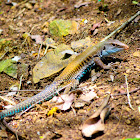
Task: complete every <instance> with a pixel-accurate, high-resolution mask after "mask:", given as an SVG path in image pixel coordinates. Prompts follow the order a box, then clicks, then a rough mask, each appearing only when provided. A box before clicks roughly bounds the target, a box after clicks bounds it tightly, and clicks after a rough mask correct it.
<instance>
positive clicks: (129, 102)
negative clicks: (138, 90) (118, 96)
mask: <svg viewBox="0 0 140 140" xmlns="http://www.w3.org/2000/svg"><path fill="white" fill-rule="evenodd" d="M125 83H126V86H127V98H128V104H129V106H130V108H131V109H132V110H134V108H133V107H132V105H131V100H130V94H129V90H128V82H127V75H126V74H125Z"/></svg>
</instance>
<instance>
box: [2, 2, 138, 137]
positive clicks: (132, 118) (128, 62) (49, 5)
mask: <svg viewBox="0 0 140 140" xmlns="http://www.w3.org/2000/svg"><path fill="white" fill-rule="evenodd" d="M14 2H16V3H17V4H18V5H17V6H15V7H14V6H13V5H11V4H7V3H6V0H4V1H3V0H0V13H1V14H0V29H2V30H3V31H2V33H1V34H0V38H1V39H2V38H3V39H4V38H8V39H9V40H11V41H12V43H11V44H10V45H13V46H18V47H15V48H13V49H12V50H10V51H9V52H8V53H6V54H5V56H4V57H3V58H2V60H4V59H9V58H12V57H14V56H22V60H20V63H25V64H28V68H29V69H28V70H27V71H28V72H27V73H24V74H25V75H23V82H22V87H21V89H22V90H25V89H26V90H30V89H36V90H37V89H44V88H45V86H46V85H47V84H50V82H51V81H53V80H54V77H56V76H57V75H59V74H60V73H57V74H55V75H53V76H51V77H49V78H44V79H42V80H40V81H39V82H38V83H37V84H34V83H33V82H31V84H28V82H27V81H32V75H33V74H32V70H33V68H34V66H35V65H36V64H37V62H38V61H39V59H37V55H31V52H33V51H34V52H35V53H38V50H39V47H40V45H38V44H37V45H34V44H35V42H34V41H33V40H30V43H29V42H26V43H24V44H23V42H24V39H23V38H22V35H23V33H25V32H27V33H29V32H30V31H31V34H32V35H40V36H44V37H46V36H47V37H51V35H50V34H49V32H48V31H46V33H45V32H44V31H43V30H42V25H43V24H44V23H45V22H46V21H48V22H50V21H52V20H53V19H69V20H75V21H77V22H79V23H81V24H80V27H79V29H78V32H77V33H76V34H74V35H68V36H66V37H64V38H63V40H59V39H58V38H53V39H54V40H55V41H56V42H57V43H58V44H59V43H65V44H70V43H71V41H76V40H80V39H84V38H86V37H88V36H90V37H91V38H92V41H93V42H94V43H96V42H99V41H101V40H102V39H103V38H104V37H106V36H107V35H108V34H109V33H111V32H112V31H114V30H115V29H116V28H117V27H119V26H121V24H122V23H124V22H126V21H127V20H128V19H129V18H130V17H131V16H133V15H134V14H136V12H137V11H138V9H139V6H138V5H137V4H133V3H132V1H131V0H105V1H104V2H105V3H104V4H106V5H107V8H106V9H104V8H101V6H102V5H103V3H101V2H98V3H97V0H94V1H92V0H89V1H85V2H87V4H82V3H83V2H84V1H83V2H82V1H79V3H80V4H81V6H80V7H75V5H77V3H78V0H70V1H68V0H36V1H32V2H34V3H33V4H31V3H30V2H29V3H28V1H27V0H26V1H22V0H14ZM99 7H100V10H99ZM106 19H107V20H108V21H114V22H112V24H110V25H108V24H107V20H106ZM85 20H87V22H83V21H85ZM99 22H101V25H100V27H99V28H98V30H97V34H95V35H93V34H91V30H90V29H91V27H92V25H93V24H95V23H99ZM139 27H140V26H139V23H138V21H136V20H133V21H132V22H131V23H130V24H129V25H127V27H126V28H124V29H123V30H122V31H121V32H120V33H119V34H118V35H117V36H116V39H118V40H119V41H121V42H123V43H125V44H127V45H128V46H129V49H128V50H126V51H123V52H118V53H116V54H113V55H111V56H110V57H112V60H113V62H114V63H115V66H113V69H110V70H103V69H98V68H97V69H96V71H97V72H98V73H100V76H99V77H98V78H97V79H96V80H95V81H94V82H92V81H91V77H90V76H89V78H87V79H86V80H85V81H83V82H82V83H81V84H83V83H84V84H85V85H88V86H89V85H90V86H93V88H94V87H95V92H96V94H97V95H98V97H99V98H95V99H94V100H92V102H90V104H88V105H85V106H84V107H82V108H75V109H74V110H75V112H76V114H75V113H74V111H73V109H69V110H68V111H59V112H57V113H55V114H54V115H52V116H47V113H48V111H49V110H50V107H49V104H50V103H49V102H45V103H42V104H39V105H36V106H35V107H34V108H32V109H30V110H29V111H28V112H26V113H25V114H23V115H22V116H20V117H17V116H18V115H16V117H15V116H14V117H13V118H12V119H11V120H10V121H9V123H8V124H9V125H10V126H12V127H13V128H15V129H16V130H17V131H19V132H22V133H24V135H25V136H26V138H25V139H32V140H38V139H48V140H49V139H60V140H84V139H85V138H84V137H83V136H82V134H81V130H80V129H79V128H80V126H81V124H82V122H83V121H84V120H86V119H87V118H88V117H89V116H90V115H92V114H93V112H94V111H95V110H97V108H98V107H99V106H100V104H101V102H102V100H103V98H104V97H105V95H106V94H107V93H111V95H112V96H111V99H110V106H111V108H112V109H111V113H110V115H109V117H108V118H107V119H106V121H105V130H104V134H102V135H100V136H97V137H92V138H91V139H96V140H119V139H126V138H135V137H137V136H138V135H139V137H140V112H139V111H138V106H140V90H138V91H136V92H133V93H131V94H130V99H131V104H132V107H133V108H134V110H133V109H131V108H130V106H129V104H128V98H127V96H126V95H116V96H113V95H115V94H122V93H126V92H127V90H126V79H125V75H126V74H127V81H128V89H129V91H130V92H131V91H133V90H135V89H137V88H138V87H139V86H140V55H136V54H140V52H139V51H140V48H139V45H140V44H139V34H140V32H139ZM19 46H20V47H19ZM42 49H44V48H42ZM40 59H41V57H40ZM106 61H107V60H106ZM112 75H113V77H114V80H111V77H112ZM20 76H21V73H20V72H18V77H17V78H12V77H10V76H8V75H7V74H5V73H4V72H2V73H0V91H4V90H8V89H9V87H10V86H12V85H14V84H15V83H17V82H19V81H20ZM37 93H38V92H37V91H36V92H35V91H34V92H31V91H27V92H20V93H18V96H17V97H16V96H15V97H14V99H13V100H14V101H15V102H16V103H18V102H21V101H22V100H21V99H24V98H23V97H26V98H27V97H31V96H33V95H35V94H37ZM6 94H7V93H1V96H5V95H6ZM19 96H20V97H19ZM21 97H22V98H21ZM16 99H18V100H16ZM50 106H51V107H53V105H52V104H51V105H50ZM6 133H7V136H6V137H5V138H2V139H9V140H13V139H16V136H15V135H13V134H12V133H10V132H8V131H7V132H6Z"/></svg>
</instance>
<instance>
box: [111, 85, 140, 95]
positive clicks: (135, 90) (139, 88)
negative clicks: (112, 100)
mask: <svg viewBox="0 0 140 140" xmlns="http://www.w3.org/2000/svg"><path fill="white" fill-rule="evenodd" d="M138 90H140V87H138V88H136V89H134V90H132V91H130V92H129V94H131V93H134V92H137V91H138ZM119 95H127V93H126V92H125V93H120V94H114V95H111V96H119Z"/></svg>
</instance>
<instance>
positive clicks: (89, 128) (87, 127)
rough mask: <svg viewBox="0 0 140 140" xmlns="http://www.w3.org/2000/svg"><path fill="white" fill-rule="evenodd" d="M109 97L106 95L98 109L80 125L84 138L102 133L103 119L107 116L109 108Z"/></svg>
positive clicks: (103, 127)
mask: <svg viewBox="0 0 140 140" xmlns="http://www.w3.org/2000/svg"><path fill="white" fill-rule="evenodd" d="M109 98H110V95H108V96H107V97H106V98H105V99H104V101H103V103H102V105H101V106H100V108H99V109H98V110H97V111H96V112H95V113H94V114H93V115H92V116H91V117H89V118H88V119H87V120H86V121H85V122H84V123H83V125H82V127H81V129H82V134H83V135H84V136H85V137H91V136H92V135H93V134H95V133H97V132H100V131H104V129H105V126H104V119H105V117H106V115H108V113H109V110H110V107H109V106H108V105H107V104H108V101H109Z"/></svg>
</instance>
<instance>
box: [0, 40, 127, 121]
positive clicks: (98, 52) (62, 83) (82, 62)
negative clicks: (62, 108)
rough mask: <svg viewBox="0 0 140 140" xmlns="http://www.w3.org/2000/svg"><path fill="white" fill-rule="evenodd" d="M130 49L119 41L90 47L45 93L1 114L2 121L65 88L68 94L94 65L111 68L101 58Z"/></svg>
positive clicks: (47, 87) (70, 64) (110, 41)
mask: <svg viewBox="0 0 140 140" xmlns="http://www.w3.org/2000/svg"><path fill="white" fill-rule="evenodd" d="M128 48H129V47H128V46H127V45H126V44H123V43H121V42H119V41H118V40H107V41H102V42H100V43H98V44H96V45H92V46H90V47H88V48H87V49H86V50H85V51H83V52H82V53H81V54H79V55H78V56H76V58H75V59H74V60H73V61H71V62H70V63H69V64H68V65H67V67H66V68H65V69H64V70H63V71H62V73H61V74H60V75H59V76H58V77H56V78H55V79H54V81H53V82H52V84H50V85H49V86H46V87H45V89H44V90H43V91H41V92H40V93H38V94H36V95H34V96H32V97H30V98H28V99H27V100H25V101H23V102H21V103H18V104H17V105H15V106H13V107H11V108H9V109H6V110H3V111H2V112H0V120H3V119H4V117H7V116H12V115H14V114H16V113H19V112H21V111H24V110H26V109H28V108H31V107H32V106H33V105H34V104H36V103H39V102H42V101H44V100H46V101H48V100H50V99H51V98H53V97H54V96H56V95H58V91H60V90H61V89H63V88H65V91H64V93H68V92H69V91H70V89H71V88H75V87H76V86H78V84H79V81H80V79H81V78H82V77H83V76H84V75H85V74H86V72H87V71H88V70H89V69H90V67H91V66H92V65H95V63H98V64H99V65H101V66H102V67H103V68H105V69H106V68H107V69H108V68H109V67H108V66H107V65H105V64H103V62H102V61H101V60H100V59H99V58H102V57H104V56H108V55H110V54H112V53H116V52H118V51H122V50H125V49H128Z"/></svg>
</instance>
